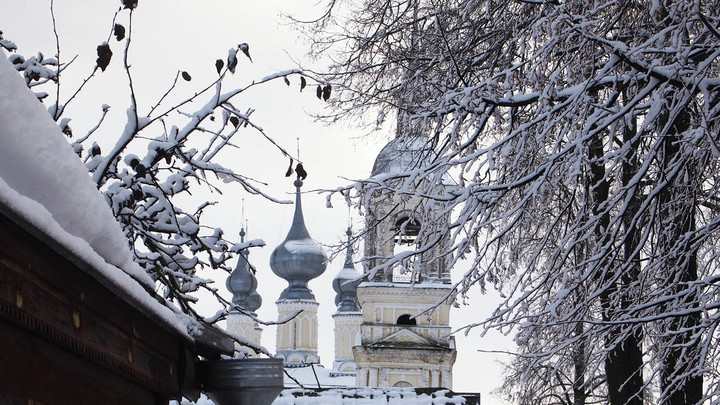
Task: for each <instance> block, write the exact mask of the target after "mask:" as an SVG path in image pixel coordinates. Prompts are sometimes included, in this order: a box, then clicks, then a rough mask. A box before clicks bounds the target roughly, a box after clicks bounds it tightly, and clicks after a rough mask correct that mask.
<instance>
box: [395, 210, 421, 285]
mask: <svg viewBox="0 0 720 405" xmlns="http://www.w3.org/2000/svg"><path fill="white" fill-rule="evenodd" d="M420 228H421V225H420V222H418V221H417V220H416V219H414V218H412V217H410V216H408V215H402V216H400V217H398V219H397V220H396V221H395V223H394V224H393V226H392V230H393V232H394V238H395V239H394V240H395V245H394V246H393V254H395V255H397V254H402V253H405V252H414V251H415V249H417V245H416V243H417V236H418V234H419V233H420ZM415 260H419V258H418V257H416V256H415V255H414V254H413V255H410V256H406V257H405V258H404V259H403V260H402V262H401V263H398V264H396V265H395V266H393V268H392V279H391V280H392V282H394V283H412V282H419V281H420V274H413V270H414V269H413V267H414V263H415Z"/></svg>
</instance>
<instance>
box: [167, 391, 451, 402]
mask: <svg viewBox="0 0 720 405" xmlns="http://www.w3.org/2000/svg"><path fill="white" fill-rule="evenodd" d="M464 403H465V398H463V397H462V396H461V395H457V394H456V395H453V394H452V393H451V392H450V391H447V390H438V391H436V392H434V393H432V394H426V393H417V392H415V390H414V389H412V388H384V389H383V388H335V389H329V390H322V391H314V390H303V389H300V388H291V389H285V390H283V391H282V392H281V393H280V395H279V396H278V397H277V398H276V399H275V401H274V402H273V405H375V404H378V405H451V404H453V405H454V404H457V405H461V404H464ZM171 404H173V405H175V404H177V402H174V401H172V402H171ZM191 404H196V405H214V403H213V402H212V401H211V400H209V399H207V397H205V395H202V396H201V397H200V399H199V400H198V401H197V402H194V403H193V402H188V401H187V400H183V401H182V402H181V403H180V405H191Z"/></svg>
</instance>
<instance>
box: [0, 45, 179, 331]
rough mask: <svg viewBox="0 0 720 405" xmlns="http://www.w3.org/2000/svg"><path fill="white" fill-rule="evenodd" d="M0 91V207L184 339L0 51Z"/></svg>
mask: <svg viewBox="0 0 720 405" xmlns="http://www.w3.org/2000/svg"><path fill="white" fill-rule="evenodd" d="M0 93H1V94H0V145H1V147H0V210H1V211H4V212H6V213H9V214H10V215H11V216H13V217H15V218H16V219H17V220H19V221H20V222H23V223H24V224H26V225H28V226H30V227H33V228H35V229H36V230H37V231H38V232H40V233H42V234H43V235H44V236H46V237H47V238H50V239H52V240H53V242H56V243H58V244H59V245H60V246H62V247H63V248H64V249H67V251H68V252H69V254H71V255H73V256H74V259H75V260H81V261H83V262H84V264H87V265H88V266H87V267H90V268H92V270H93V271H95V272H96V273H97V274H94V276H95V277H96V278H97V279H98V280H100V281H101V282H103V284H111V285H108V287H110V288H111V289H113V290H114V291H116V292H119V293H123V294H125V295H126V296H129V297H130V298H131V299H132V300H133V301H132V302H134V303H135V304H137V305H140V306H142V307H143V308H144V309H145V310H148V311H150V312H151V313H152V314H154V315H155V316H158V317H160V318H161V319H163V320H165V321H166V322H167V323H168V324H169V325H171V326H172V327H173V328H175V329H177V331H179V332H181V333H183V334H187V324H188V322H190V321H189V320H188V319H185V320H183V321H181V320H180V319H179V318H178V315H177V314H176V313H175V312H173V311H172V310H171V309H170V308H168V307H166V306H164V305H162V304H160V303H159V302H158V301H156V300H155V298H154V297H152V296H151V295H150V294H149V293H148V291H147V290H146V288H149V289H150V290H152V288H153V286H154V283H153V281H152V279H151V278H150V276H149V275H148V274H147V273H146V272H145V271H144V270H143V269H142V268H140V266H139V265H137V264H136V263H135V262H134V261H133V258H132V255H131V252H130V250H129V247H128V244H127V239H126V238H125V236H124V235H123V233H122V230H121V229H120V225H119V224H118V223H117V221H116V220H115V217H114V216H113V215H112V213H111V212H110V208H109V207H108V205H107V203H106V202H105V199H104V197H103V196H102V194H101V193H100V192H99V191H98V189H97V186H96V185H95V183H93V181H92V180H91V179H90V176H89V174H88V171H87V169H86V168H85V166H84V165H83V164H82V162H81V161H80V159H79V158H78V157H77V155H76V154H75V152H74V151H73V149H72V148H71V146H70V144H69V143H68V142H67V140H66V139H65V135H64V134H63V133H62V132H61V131H60V128H59V127H58V126H57V125H56V123H55V122H54V121H53V120H52V118H51V117H50V115H49V114H48V112H47V111H46V110H45V108H44V107H43V104H42V103H40V102H39V101H38V100H37V98H36V97H35V95H34V94H33V93H32V92H31V91H30V90H29V89H28V88H27V87H26V85H25V82H24V80H23V79H22V77H21V76H20V75H19V74H18V73H17V71H16V70H15V69H14V68H13V66H12V64H11V63H10V61H8V59H7V57H6V55H5V52H4V51H2V50H0ZM119 269H120V270H119ZM121 270H122V271H121ZM140 283H142V284H143V285H144V286H145V288H144V287H143V286H142V285H140Z"/></svg>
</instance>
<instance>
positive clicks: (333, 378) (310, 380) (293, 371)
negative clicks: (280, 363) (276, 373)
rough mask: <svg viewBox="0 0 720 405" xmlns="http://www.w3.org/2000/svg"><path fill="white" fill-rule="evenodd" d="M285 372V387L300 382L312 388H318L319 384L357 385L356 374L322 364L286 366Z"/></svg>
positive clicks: (295, 385) (321, 386)
mask: <svg viewBox="0 0 720 405" xmlns="http://www.w3.org/2000/svg"><path fill="white" fill-rule="evenodd" d="M285 372H286V375H285V387H298V383H300V384H302V386H304V387H311V388H317V387H318V385H319V387H320V388H334V387H353V386H355V374H351V373H339V372H336V371H333V370H328V369H326V368H325V367H323V366H322V365H320V364H314V365H307V366H303V367H286V368H285ZM288 375H289V377H288ZM316 376H317V378H316ZM291 377H292V378H291Z"/></svg>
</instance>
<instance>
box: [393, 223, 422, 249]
mask: <svg viewBox="0 0 720 405" xmlns="http://www.w3.org/2000/svg"><path fill="white" fill-rule="evenodd" d="M392 230H393V232H395V243H399V244H401V245H402V244H407V245H412V244H414V243H415V240H416V239H417V236H418V234H419V233H420V222H418V221H417V220H416V219H414V218H410V217H408V216H402V217H400V218H398V220H397V221H395V224H394V225H393V227H392Z"/></svg>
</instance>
